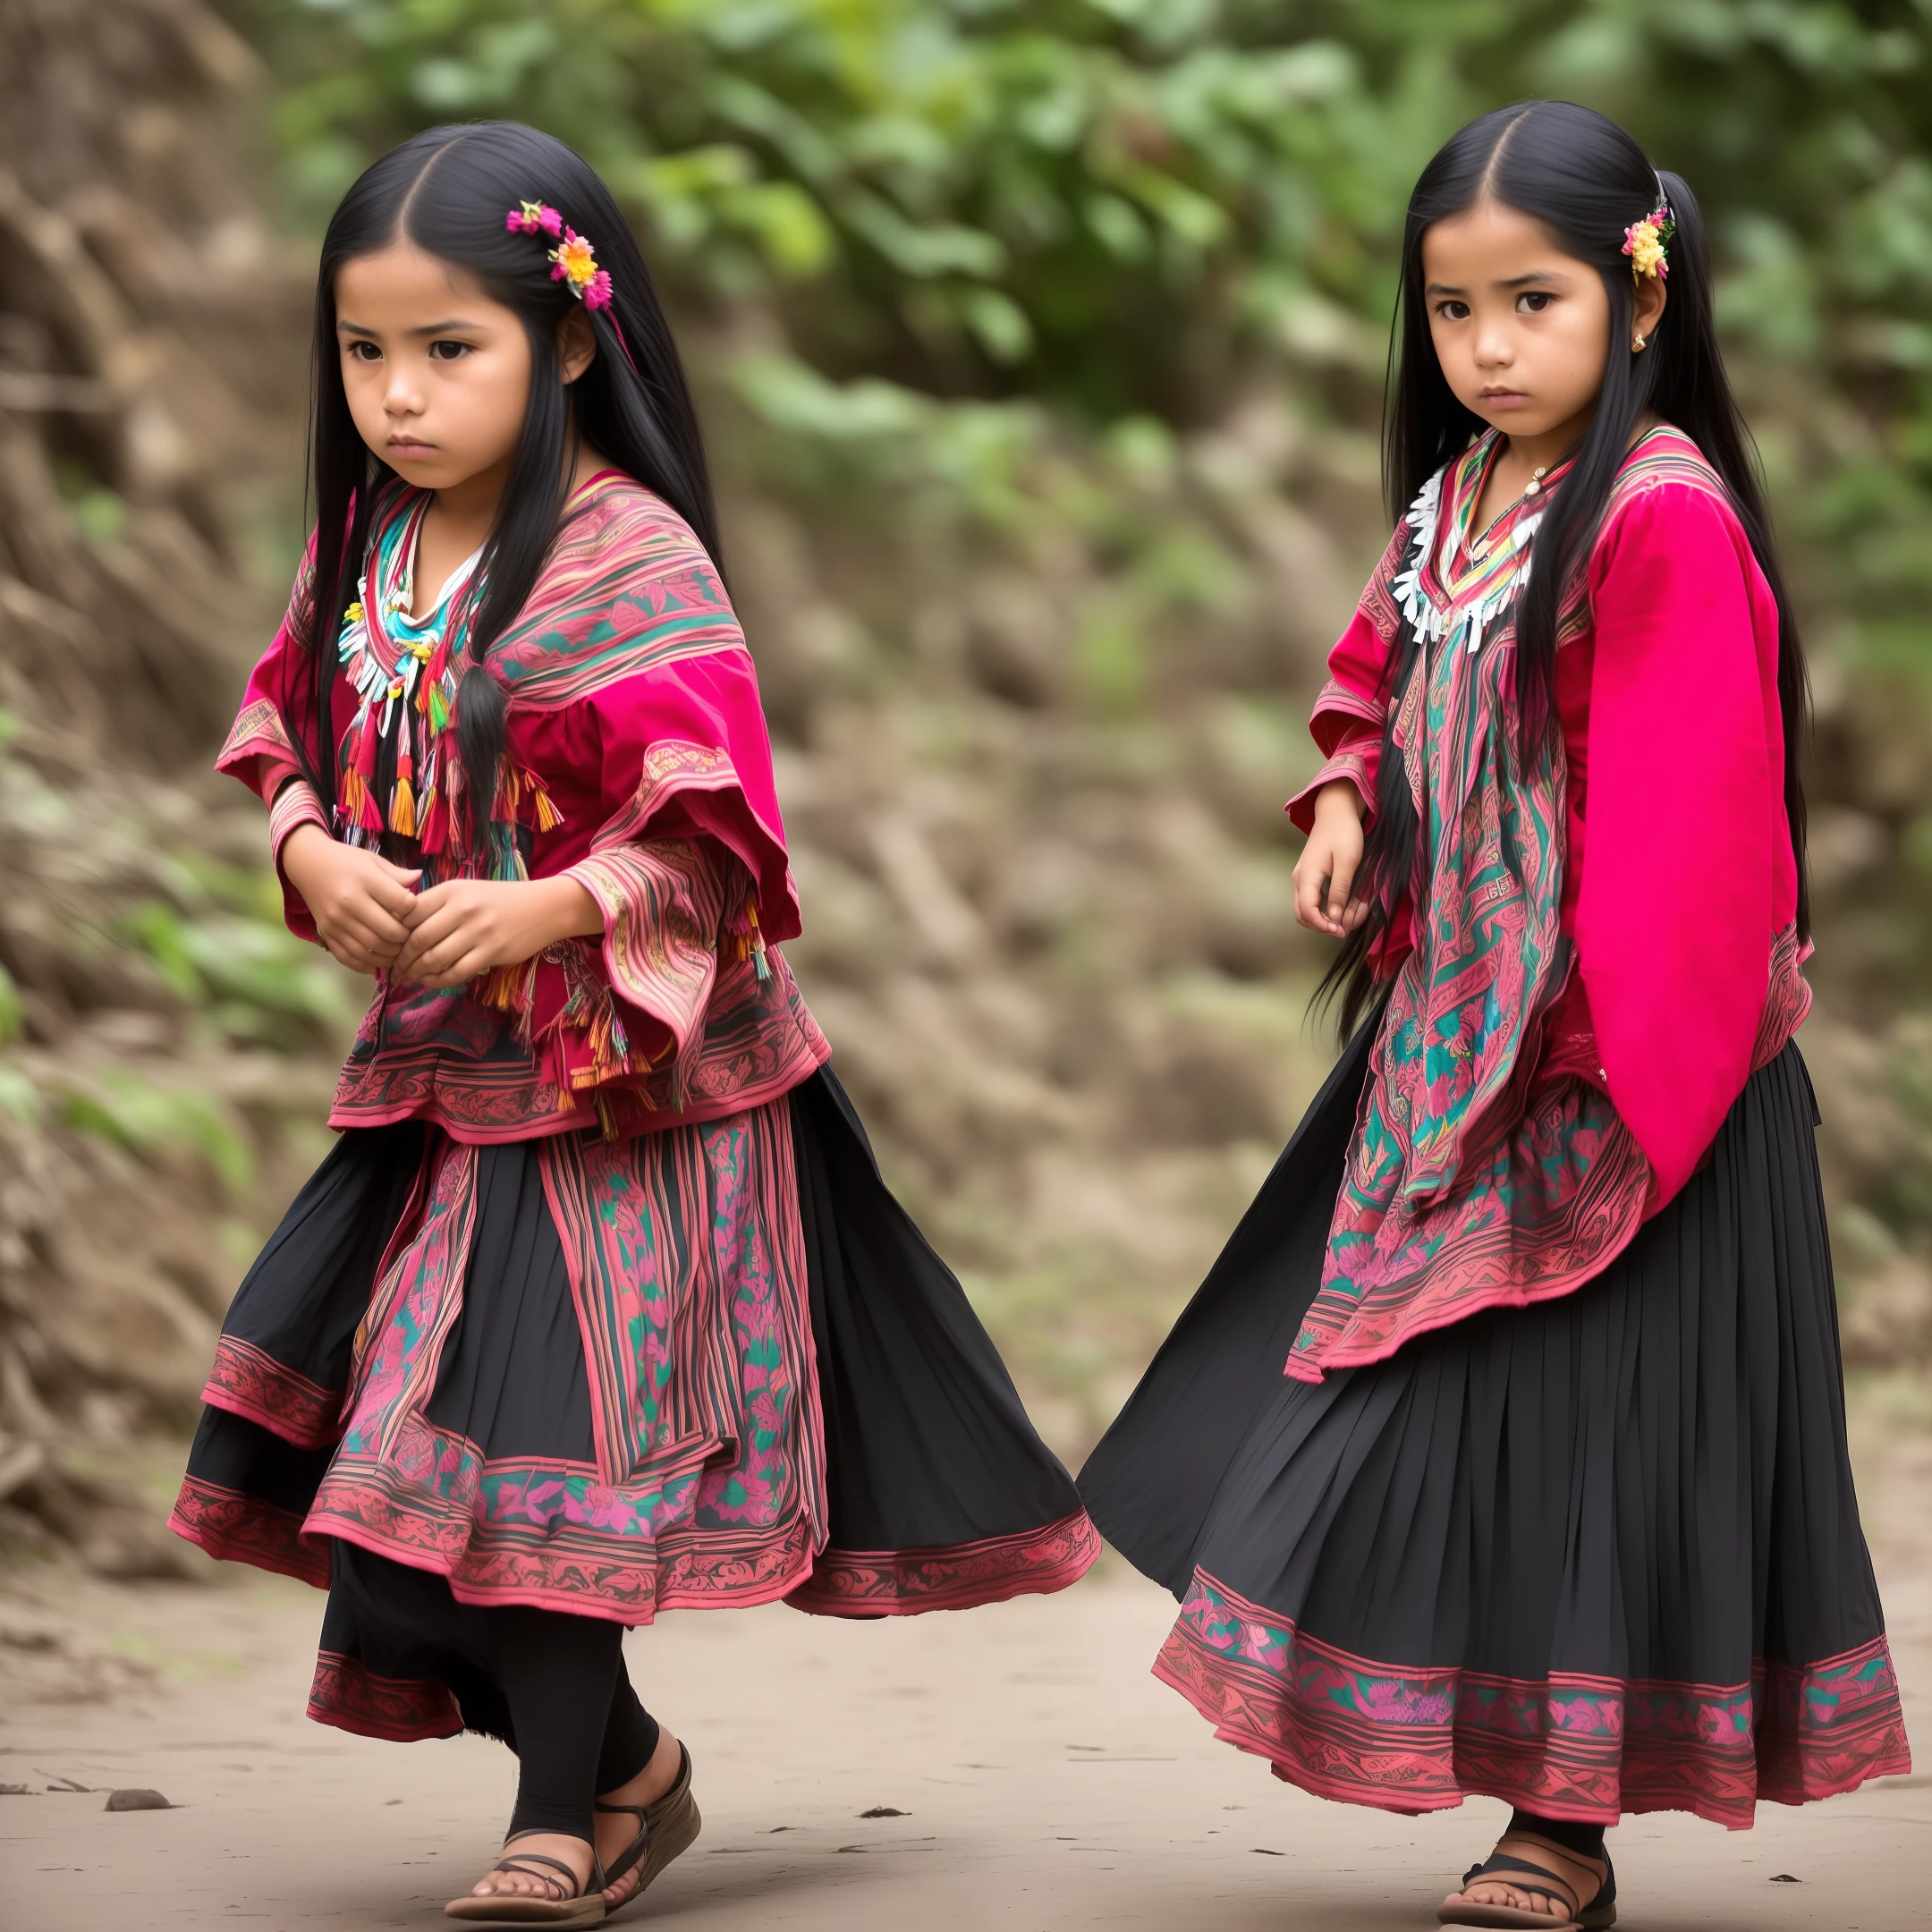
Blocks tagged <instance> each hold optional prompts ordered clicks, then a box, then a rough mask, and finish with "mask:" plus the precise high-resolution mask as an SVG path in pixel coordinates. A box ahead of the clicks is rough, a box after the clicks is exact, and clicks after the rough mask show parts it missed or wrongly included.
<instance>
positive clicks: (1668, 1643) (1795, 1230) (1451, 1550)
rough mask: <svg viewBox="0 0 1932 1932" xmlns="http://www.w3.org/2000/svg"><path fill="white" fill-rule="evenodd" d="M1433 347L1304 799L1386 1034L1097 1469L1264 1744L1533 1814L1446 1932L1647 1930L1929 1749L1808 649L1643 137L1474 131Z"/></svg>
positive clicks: (1299, 905)
mask: <svg viewBox="0 0 1932 1932" xmlns="http://www.w3.org/2000/svg"><path fill="white" fill-rule="evenodd" d="M1394 370H1395V373H1394V378H1393V382H1392V388H1391V394H1390V398H1389V407H1388V411H1387V421H1386V438H1385V468H1386V475H1387V479H1388V487H1389V494H1390V507H1391V511H1392V513H1393V514H1394V516H1395V517H1396V519H1397V522H1396V528H1395V533H1394V538H1392V539H1391V541H1390V543H1389V546H1388V549H1387V551H1386V553H1385V555H1384V557H1383V560H1382V563H1381V564H1380V567H1379V568H1378V569H1377V572H1376V573H1375V575H1374V576H1373V578H1372V579H1371V580H1370V581H1369V588H1368V590H1367V592H1366V593H1365V595H1364V597H1363V598H1362V601H1361V605H1360V609H1359V610H1358V612H1357V614H1356V616H1355V619H1354V621H1353V623H1351V624H1350V626H1349V627H1348V630H1347V631H1346V632H1345V633H1344V634H1343V638H1342V640H1341V642H1340V643H1339V644H1337V645H1336V647H1335V651H1334V653H1333V655H1332V657H1330V660H1329V668H1330V672H1331V676H1330V679H1329V682H1328V683H1327V686H1326V689H1325V690H1324V691H1323V692H1322V693H1321V696H1320V698H1319V699H1318V702H1317V705H1316V710H1315V719H1314V733H1315V738H1316V741H1317V743H1318V746H1319V747H1320V750H1321V751H1322V754H1323V756H1324V758H1325V759H1326V763H1325V764H1324V766H1323V767H1322V769H1321V770H1320V772H1319V773H1318V775H1317V776H1316V778H1315V780H1314V782H1313V783H1312V784H1310V785H1309V787H1308V788H1307V789H1306V790H1305V791H1304V792H1301V795H1300V796H1299V797H1297V798H1296V799H1295V800H1293V801H1292V802H1291V804H1290V806H1289V810H1290V812H1291V813H1292V816H1293V818H1294V821H1295V823H1296V824H1297V825H1298V826H1300V827H1301V830H1302V831H1303V832H1305V833H1306V834H1307V835H1308V843H1307V846H1306V849H1305V850H1304V852H1303V853H1302V856H1301V861H1300V864H1299V865H1298V867H1297V869H1296V872H1295V885H1296V910H1297V914H1298V916H1299V918H1300V919H1301V923H1302V924H1303V925H1304V926H1307V927H1309V928H1310V929H1312V930H1314V931H1316V932H1319V933H1323V934H1326V935H1327V936H1329V937H1331V938H1333V939H1335V940H1336V941H1338V942H1339V943H1340V952H1339V953H1338V955H1337V958H1336V961H1335V964H1334V966H1333V967H1332V968H1331V970H1330V971H1329V974H1328V977H1327V979H1326V982H1325V990H1326V991H1327V992H1328V993H1329V994H1331V995H1333V996H1335V997H1336V998H1337V999H1338V1001H1339V1004H1340V1008H1341V1015H1342V1019H1343V1031H1344V1033H1345V1034H1346V1035H1347V1036H1348V1043H1347V1046H1346V1047H1345V1048H1344V1050H1343V1055H1342V1057H1341V1060H1340V1063H1338V1064H1337V1066H1336V1067H1335V1072H1334V1073H1333V1074H1332V1075H1331V1077H1330V1079H1329V1080H1328V1082H1327V1084H1326V1086H1325V1087H1324V1088H1323V1089H1322V1090H1321V1092H1320V1093H1319V1094H1318V1096H1317V1097H1316V1098H1315V1100H1314V1102H1313V1104H1312V1105H1311V1106H1310V1107H1309V1111H1308V1114H1307V1115H1306V1116H1305V1118H1304V1119H1303V1121H1302V1123H1301V1127H1300V1128H1299V1129H1298V1130H1297V1131H1296V1133H1295V1136H1294V1138H1293V1140H1292V1141H1291V1142H1290V1143H1289V1146H1288V1148H1287V1150H1286V1152H1285V1153H1284V1155H1283V1156H1282V1158H1281V1160H1280V1162H1279V1163H1278V1164H1277V1165H1276V1167H1275V1172H1274V1174H1272V1175H1271V1176H1270V1178H1269V1180H1268V1182H1267V1184H1266V1186H1265V1187H1264V1189H1263V1190H1262V1192H1261V1194H1260V1196H1259V1197H1258V1199H1257V1200H1256V1201H1255V1203H1254V1205H1253V1207H1252V1208H1250V1211H1249V1213H1248V1215H1247V1217H1246V1218H1245V1219H1244V1220H1243V1221H1242V1222H1241V1225H1240V1227H1239V1228H1237V1230H1236V1231H1235V1233H1234V1235H1233V1239H1232V1240H1231V1241H1230V1242H1229V1244H1228V1246H1227V1248H1226V1250H1225V1251H1224V1253H1223V1255H1222V1256H1221V1258H1220V1260H1219V1261H1218V1262H1217V1263H1216V1266H1215V1268H1214V1270H1213V1272H1212V1273H1211V1274H1210V1275H1208V1280H1207V1282H1206V1283H1205V1284H1203V1286H1202V1287H1201V1289H1200V1291H1199V1293H1198V1294H1197V1295H1196V1297H1195V1299H1194V1301H1192V1302H1191V1305H1190V1306H1189V1308H1188V1309H1187V1310H1186V1311H1185V1313H1184V1314H1183V1315H1182V1318H1181V1319H1180V1321H1179V1323H1178V1324H1177V1326H1175V1328H1174V1332H1173V1334H1172V1335H1170V1336H1169V1337H1168V1339H1167V1341H1166V1343H1165V1344H1164V1345H1163V1347H1162V1349H1161V1352H1160V1353H1159V1354H1158V1355H1157V1358H1156V1359H1155V1361H1154V1363H1153V1365H1152V1367H1151V1368H1150V1369H1148V1373H1147V1376H1146V1377H1145V1378H1144V1379H1143V1381H1142V1382H1141V1385H1140V1388H1139V1389H1138V1390H1137V1391H1136V1393H1135V1394H1134V1395H1133V1397H1132V1398H1131V1401H1130V1402H1128V1404H1127V1407H1126V1409H1125V1410H1124V1411H1123V1414H1122V1415H1121V1417H1120V1419H1119V1420H1118V1421H1117V1422H1116V1423H1115V1424H1114V1428H1113V1429H1112V1430H1111V1431H1110V1432H1109V1434H1108V1435H1107V1436H1106V1439H1105V1440H1104V1441H1103V1442H1102V1443H1101V1445H1100V1446H1099V1447H1098V1449H1097V1450H1096V1452H1095V1453H1094V1455H1093V1457H1092V1459H1091V1460H1090V1461H1089V1463H1088V1465H1087V1468H1086V1470H1084V1472H1083V1473H1082V1476H1081V1479H1080V1482H1081V1489H1082V1493H1083V1494H1084V1496H1086V1499H1087V1503H1088V1506H1089V1509H1090V1511H1091V1512H1092V1513H1093V1516H1094V1520H1095V1521H1097V1523H1098V1524H1099V1526H1100V1528H1101V1530H1103V1532H1104V1533H1105V1534H1106V1536H1107V1538H1109V1539H1110V1540H1111V1541H1112V1542H1113V1543H1114V1545H1116V1546H1118V1547H1119V1548H1120V1549H1121V1550H1122V1551H1123V1553H1124V1554H1125V1555H1127V1556H1128V1557H1129V1558H1131V1560H1132V1561H1133V1562H1134V1563H1136V1564H1137V1565H1139V1567H1140V1568H1141V1569H1142V1570H1144V1571H1145V1572H1147V1573H1148V1575H1149V1576H1152V1577H1155V1578H1157V1579H1158V1580H1160V1581H1161V1582H1163V1583H1165V1584H1166V1585H1167V1586H1168V1587H1169V1588H1170V1589H1173V1590H1174V1594H1175V1596H1176V1597H1178V1598H1180V1600H1181V1614H1180V1618H1179V1621H1178V1622H1177V1623H1175V1625H1174V1629H1173V1631H1172V1633H1171V1634H1170V1636H1169V1637H1168V1639H1167V1641H1166V1643H1165V1647H1164V1648H1163V1649H1162V1650H1161V1652H1160V1655H1159V1658H1158V1661H1157V1664H1156V1666H1155V1668H1156V1672H1157V1674H1158V1675H1160V1676H1161V1677H1162V1678H1164V1679H1165V1681H1166V1682H1168V1683H1170V1684H1172V1685H1173V1686H1174V1688H1175V1689H1177V1690H1178V1691H1180V1692H1181V1693H1182V1695H1183V1696H1184V1697H1186V1698H1187V1699H1189V1700H1190V1701H1191V1702H1192V1703H1193V1704H1194V1706H1195V1707H1197V1708H1198V1709H1199V1711H1200V1712H1201V1714H1202V1715H1203V1716H1206V1717H1207V1718H1208V1720H1209V1721H1210V1722H1211V1723H1212V1724H1215V1725H1216V1730H1217V1733H1218V1734H1219V1735H1220V1736H1222V1737H1224V1738H1225V1739H1227V1740H1228V1741H1231V1742H1233V1743H1234V1744H1237V1745H1239V1746H1240V1747H1241V1749H1243V1750H1250V1751H1254V1752H1257V1753H1258V1754H1259V1755H1261V1756H1262V1757H1264V1758H1267V1759H1268V1761H1269V1762H1270V1763H1271V1764H1272V1766H1273V1767H1274V1769H1275V1774H1276V1775H1278V1776H1280V1777H1283V1778H1285V1779H1287V1780H1289V1781H1290V1782H1292V1783H1293V1784H1300V1785H1301V1786H1302V1787H1303V1788H1304V1789H1306V1790H1309V1791H1311V1792H1317V1793H1318V1794H1319V1795H1321V1796H1324V1797H1328V1798H1335V1799H1339V1800H1342V1801H1344V1802H1348V1803H1354V1804H1367V1805H1377V1806H1381V1807H1383V1808H1385V1809H1390V1810H1394V1811H1402V1812H1420V1811H1426V1810H1434V1809H1440V1808H1442V1807H1445V1806H1452V1805H1456V1804H1460V1803H1461V1802H1462V1799H1463V1798H1464V1797H1465V1796H1467V1795H1469V1794H1470V1793H1476V1792H1479V1793H1484V1794H1487V1795H1488V1796H1491V1797H1496V1798H1502V1799H1505V1800H1507V1801H1509V1802H1510V1803H1511V1804H1512V1805H1513V1807H1514V1808H1515V1809H1514V1814H1513V1817H1512V1818H1511V1819H1510V1822H1509V1825H1508V1827H1507V1829H1506V1830H1505V1832H1504V1835H1503V1838H1502V1841H1501V1843H1499V1845H1498V1846H1497V1848H1496V1852H1495V1854H1494V1855H1493V1856H1491V1857H1490V1858H1489V1859H1488V1860H1487V1861H1486V1862H1483V1863H1480V1864H1479V1865H1477V1866H1475V1867H1473V1868H1470V1871H1468V1872H1467V1873H1466V1874H1465V1875H1464V1877H1463V1879H1462V1884H1461V1885H1460V1886H1458V1887H1457V1889H1456V1890H1455V1891H1454V1892H1453V1894H1451V1895H1450V1896H1449V1897H1448V1899H1447V1900H1446V1901H1445V1902H1444V1904H1443V1905H1442V1907H1441V1909H1440V1911H1439V1912H1438V1914H1437V1916H1438V1918H1439V1919H1441V1920H1442V1921H1443V1922H1445V1923H1446V1924H1452V1925H1470V1926H1516V1927H1538V1928H1567V1927H1570V1926H1572V1925H1575V1926H1584V1927H1600V1926H1607V1925H1609V1924H1610V1923H1611V1922H1612V1920H1613V1919H1614V1917H1615V1914H1616V1904H1615V1898H1616V1887H1615V1880H1614V1876H1613V1874H1612V1871H1611V1866H1610V1860H1609V1856H1608V1853H1607V1852H1606V1846H1605V1837H1604V1834H1605V1829H1606V1826H1611V1825H1614V1823H1615V1822H1616V1821H1617V1819H1618V1818H1620V1817H1621V1816H1622V1815H1623V1813H1625V1812H1631V1811H1651V1810H1689V1811H1693V1812H1696V1813H1698V1814H1699V1816H1701V1817H1704V1818H1711V1819H1714V1820H1716V1821H1717V1822H1719V1823H1722V1824H1724V1825H1727V1826H1733V1827H1736V1828H1742V1827H1745V1826H1749V1825H1750V1823H1751V1821H1752V1817H1753V1808H1754V1806H1755V1804H1756V1802H1757V1801H1758V1800H1759V1799H1772V1800H1775V1801H1779V1802H1781V1803H1789V1804H1796V1803H1800V1802H1804V1801H1809V1800H1812V1799H1817V1798H1823V1797H1826V1796H1827V1795H1829V1794H1830V1793H1832V1792H1842V1791H1849V1790H1850V1789H1852V1787H1853V1786H1854V1785H1857V1784H1860V1783H1862V1782H1863V1781H1864V1780H1866V1779H1868V1778H1873V1777H1877V1776H1881V1775H1888V1774H1891V1773H1895V1772H1902V1771H1904V1770H1906V1769H1908V1768H1909V1765H1910V1758H1909V1756H1908V1752H1907V1748H1906V1740H1905V1731H1904V1725H1903V1722H1902V1716H1901V1713H1900V1706H1899V1698H1898V1688H1897V1682H1896V1680H1895V1678H1894V1674H1893V1668H1892V1663H1891V1658H1890V1656H1889V1653H1888V1651H1887V1648H1886V1644H1885V1627H1884V1622H1883V1618H1882V1615H1881V1613H1880V1609H1879V1605H1878V1597H1877V1589H1876V1588H1875V1586H1874V1583H1873V1579H1872V1570H1871V1563H1870V1561H1869V1559H1868V1555H1867V1553H1866V1548H1865V1542H1864V1538H1863V1537H1862V1535H1861V1534H1860V1529H1859V1517H1858V1503H1857V1498H1856V1496H1854V1494H1853V1490H1852V1472H1851V1466H1850V1462H1849V1459H1848V1455H1847V1452H1846V1445H1845V1421H1844V1406H1843V1386H1842V1375H1841V1369H1840V1364H1839V1354H1838V1336H1837V1326H1836V1318H1835V1304H1834V1300H1833V1289H1832V1275H1831V1260H1830V1250H1829V1247H1828V1243H1827V1241H1826V1227H1825V1217H1824V1209H1823V1205H1822V1201H1821V1199H1820V1194H1819V1186H1818V1156H1817V1149H1816V1147H1815V1144H1814V1138H1813V1130H1814V1123H1815V1120H1816V1114H1815V1112H1814V1104H1813V1100H1812V1096H1811V1088H1810V1084H1809V1080H1808V1079H1807V1077H1806V1073H1805V1069H1804V1063H1803V1061H1802V1059H1801V1057H1800V1055H1799V1051H1798V1047H1797V1046H1796V1044H1795V1042H1794V1041H1793V1038H1792V1035H1793V1033H1794V1031H1795V1030H1796V1028H1797V1026H1798V1023H1799V1021H1801V1019H1802V1018H1803V1017H1804V1014H1805V1012H1806V1009H1807V1006H1808V1005H1809V993H1808V992H1807V989H1806V987H1805V984H1804V981H1803V979H1802V978H1801V974H1800V966H1801V962H1802V960H1803V959H1804V957H1805V956H1806V954H1807V953H1809V941H1808V932H1807V928H1808V915H1807V906H1806V895H1805V885H1804V829H1805V818H1804V795H1803V792H1802V790H1801V784H1800V777H1799V773H1800V758H1801V750H1802V746H1803V742H1804V736H1805V725H1806V683H1805V673H1804V664H1803V658H1802V656H1801V650H1800V646H1799V639H1798V631H1797V627H1796V625H1795V623H1793V620H1792V606H1791V601H1790V598H1789V597H1788V596H1787V594H1786V592H1785V589H1784V580H1783V577H1782V574H1781V572H1780V570H1779V567H1778V562H1777V556H1776V553H1775V547H1774V545H1773V542H1772V537H1771V527H1770V520H1769V518H1768V515H1767V512H1766V508H1765V503H1764V497H1763V494H1762V490H1761V487H1760V485H1759V482H1758V476H1757V472H1756V470H1755V468H1754V465H1753V462H1752V459H1751V455H1750V445H1749V441H1748V437H1747V435H1746V432H1745V429H1744V427H1743V424H1742V421H1741V419H1740V416H1739V414H1738V410H1737V406H1736V404H1735V402H1733V398H1732V394H1731V390H1730V387H1729V386H1728V384H1727V382H1726V380H1725V377H1724V363H1723V360H1722V358H1721V356H1720V354H1719V352H1718V347H1717V341H1716V333H1715V330H1714V327H1713V322H1712V313H1711V293H1710V268H1709V263H1708V260H1707V255H1706V248H1705V240H1704V230H1703V225H1702V217H1701V216H1700V215H1699V209H1698V205H1697V201H1696V199H1695V197H1694V196H1693V195H1692V194H1691V191H1690V189H1689V187H1688V186H1687V185H1686V184H1685V182H1683V181H1682V180H1681V179H1680V178H1679V177H1677V176H1676V175H1673V174H1664V175H1661V176H1660V175H1658V174H1656V173H1654V172H1653V170H1652V168H1651V165H1650V164H1649V162H1648V160H1646V158H1645V157H1644V155H1643V153H1642V151H1641V150H1640V148H1638V146H1637V145H1636V143H1635V142H1634V141H1632V140H1631V139H1630V137H1629V136H1628V135H1627V134H1625V133H1624V132H1623V131H1622V130H1621V129H1620V128H1618V127H1616V126H1615V125H1614V123H1611V122H1609V121H1606V120H1605V119H1604V118H1603V117H1602V116H1601V115H1599V114H1592V113H1589V111H1587V110H1586V109H1583V108H1581V107H1577V106H1569V105H1566V104H1563V103H1560V102H1532V103H1529V104H1525V105H1520V106H1513V107H1508V108H1504V109H1503V110H1501V111H1499V112H1497V113H1495V114H1487V115H1485V116H1484V117H1483V118H1482V119H1481V120H1479V121H1476V122H1474V123H1471V124H1470V126H1468V127H1466V128H1464V129H1463V130H1462V132H1461V133H1459V134H1457V135H1456V136H1454V138H1453V139H1452V140H1450V141H1449V142H1448V143H1447V145H1446V146H1445V147H1444V148H1443V149H1442V151H1441V152H1440V153H1439V154H1437V155H1436V157H1435V159H1434V160H1432V161H1431V162H1430V163H1429V165H1428V167H1427V168H1425V169H1424V171H1423V173H1422V176H1421V179H1420V180H1419V182H1418V183H1417V185H1416V189H1415V192H1414V194H1413V196H1412V197H1411V201H1410V205H1409V212H1408V220H1407V225H1406V229H1405V233H1404V241H1403V250H1402V292H1401V308H1400V313H1399V319H1398V322H1397V325H1396V337H1395V357H1394Z"/></svg>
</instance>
